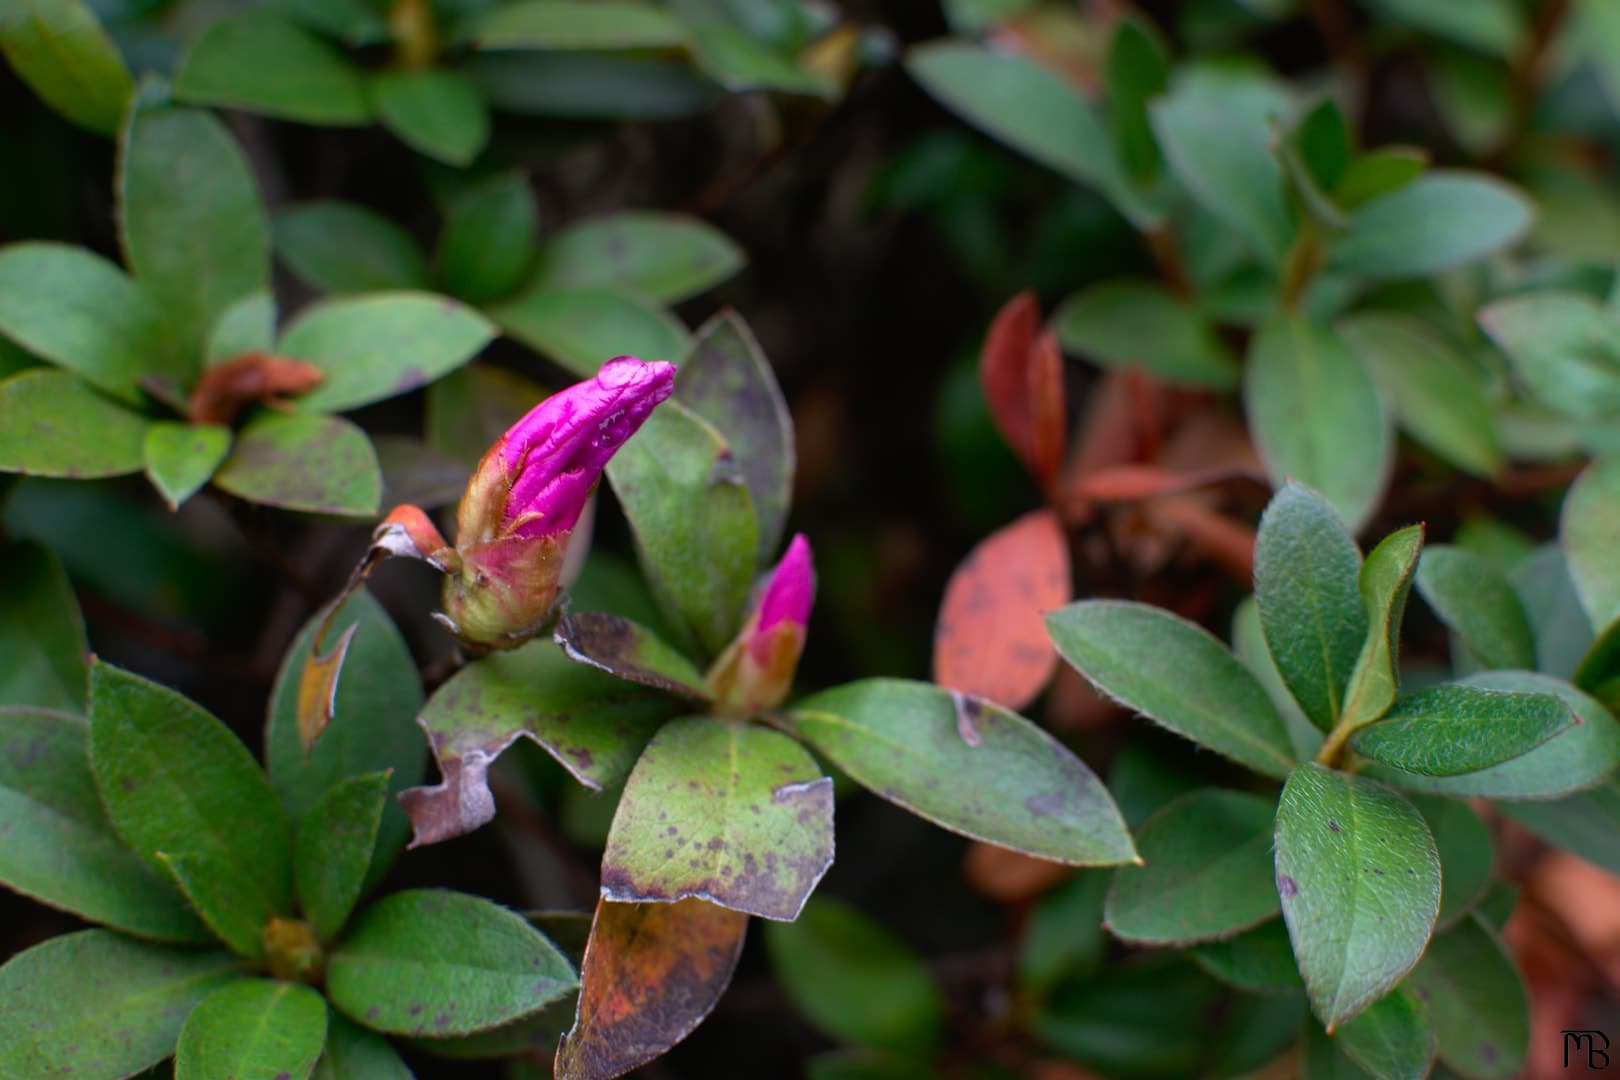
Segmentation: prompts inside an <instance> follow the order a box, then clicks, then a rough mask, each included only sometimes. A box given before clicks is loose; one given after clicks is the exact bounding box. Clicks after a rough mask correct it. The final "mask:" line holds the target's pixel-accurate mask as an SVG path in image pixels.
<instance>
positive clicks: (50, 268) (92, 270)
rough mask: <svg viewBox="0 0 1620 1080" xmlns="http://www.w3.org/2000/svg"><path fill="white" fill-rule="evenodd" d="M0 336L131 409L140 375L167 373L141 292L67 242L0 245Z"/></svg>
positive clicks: (162, 345)
mask: <svg viewBox="0 0 1620 1080" xmlns="http://www.w3.org/2000/svg"><path fill="white" fill-rule="evenodd" d="M0 333H3V334H5V335H6V336H7V337H10V338H12V339H14V340H15V341H16V342H17V343H18V344H20V345H22V346H23V347H25V348H26V349H28V351H29V352H32V353H34V354H35V355H37V356H40V357H43V358H44V359H46V360H49V361H51V362H52V363H54V364H57V365H59V366H61V367H65V368H68V369H70V370H72V371H75V372H77V373H78V374H80V375H82V376H83V377H84V378H85V379H87V380H89V381H90V382H91V383H93V384H95V385H96V386H97V387H99V388H100V389H102V390H105V391H107V393H109V394H114V395H116V396H118V397H120V398H122V399H124V400H125V401H128V402H130V403H132V404H138V403H139V402H140V396H139V394H138V392H137V388H138V386H139V385H140V381H141V377H142V376H143V375H146V374H147V373H148V372H163V371H167V370H169V365H170V360H169V342H168V340H167V339H166V338H165V336H164V328H163V323H162V320H161V317H160V315H159V313H158V311H157V309H156V308H155V307H154V306H153V305H152V302H151V301H150V300H149V299H148V298H147V297H146V295H145V294H144V293H142V292H141V290H140V287H139V286H137V285H136V284H135V282H134V281H133V280H131V279H130V278H129V276H128V275H126V274H125V273H124V272H123V271H122V270H120V269H119V268H118V267H116V266H114V265H113V264H112V263H110V262H108V261H107V260H106V259H103V258H102V257H101V256H99V255H96V254H93V253H92V252H89V251H86V250H84V249H83V248H75V247H68V246H67V245H65V244H49V243H24V244H11V245H9V246H7V247H4V248H0Z"/></svg>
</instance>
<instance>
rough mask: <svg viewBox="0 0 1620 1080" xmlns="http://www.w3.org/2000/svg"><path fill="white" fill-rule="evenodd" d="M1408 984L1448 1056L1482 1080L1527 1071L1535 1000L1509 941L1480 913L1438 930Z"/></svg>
mask: <svg viewBox="0 0 1620 1080" xmlns="http://www.w3.org/2000/svg"><path fill="white" fill-rule="evenodd" d="M1405 985H1406V988H1407V989H1408V990H1410V991H1411V992H1412V993H1414V994H1416V995H1417V996H1418V998H1419V999H1420V1000H1421V1001H1422V1002H1423V1005H1424V1007H1425V1010H1426V1011H1427V1013H1428V1018H1429V1024H1430V1025H1431V1026H1432V1027H1433V1029H1434V1033H1435V1035H1436V1036H1437V1038H1438V1039H1439V1045H1440V1060H1441V1061H1443V1062H1445V1063H1446V1064H1447V1065H1449V1066H1450V1067H1451V1068H1453V1069H1456V1070H1457V1071H1458V1072H1459V1073H1461V1074H1462V1075H1464V1076H1467V1077H1477V1078H1479V1080H1507V1078H1508V1077H1513V1076H1518V1075H1520V1070H1521V1069H1523V1067H1524V1063H1525V1056H1526V1055H1527V1054H1528V1052H1529V1049H1530V998H1529V995H1528V994H1527V993H1526V992H1525V988H1524V983H1523V982H1522V981H1521V980H1520V978H1519V973H1518V972H1517V971H1516V970H1515V969H1514V965H1513V960H1512V959H1511V958H1510V957H1509V956H1508V953H1507V950H1506V949H1504V948H1503V947H1502V942H1501V941H1500V940H1499V939H1498V938H1497V936H1496V934H1495V933H1494V932H1492V931H1491V930H1490V929H1489V928H1488V927H1487V926H1486V925H1485V924H1484V922H1483V921H1481V920H1480V918H1479V917H1478V916H1477V915H1476V916H1470V917H1468V918H1466V919H1464V920H1463V921H1462V922H1460V923H1458V924H1457V925H1456V926H1454V927H1452V928H1451V929H1450V930H1447V931H1445V932H1444V933H1440V934H1436V935H1435V937H1434V940H1433V941H1431V942H1430V943H1429V951H1428V952H1427V953H1425V954H1424V956H1423V960H1422V962H1420V963H1419V964H1418V966H1417V968H1416V969H1415V970H1414V971H1413V972H1412V974H1411V976H1410V977H1408V978H1407V980H1406V984H1405Z"/></svg>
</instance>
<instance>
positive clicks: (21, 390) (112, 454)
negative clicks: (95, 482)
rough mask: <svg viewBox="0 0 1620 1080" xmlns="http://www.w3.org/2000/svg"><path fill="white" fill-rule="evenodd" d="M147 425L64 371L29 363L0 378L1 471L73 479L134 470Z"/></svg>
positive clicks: (142, 446)
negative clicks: (33, 365)
mask: <svg viewBox="0 0 1620 1080" xmlns="http://www.w3.org/2000/svg"><path fill="white" fill-rule="evenodd" d="M146 430H147V423H146V421H145V420H144V419H143V418H141V417H140V416H138V415H136V414H135V413H133V412H130V411H129V410H128V409H126V408H124V407H123V406H122V405H118V404H116V403H114V402H112V401H109V400H107V399H106V398H104V397H102V396H101V395H100V394H98V393H96V392H95V391H94V390H92V389H90V388H89V387H88V386H86V385H85V384H84V383H83V382H81V381H80V380H79V379H77V378H75V377H74V376H72V375H70V374H68V373H67V372H65V371H57V370H54V369H52V368H29V369H28V370H26V371H22V372H18V373H17V374H16V375H13V376H12V377H11V378H9V379H7V380H5V381H4V382H0V471H4V472H20V473H28V474H29V475H31V476H63V477H68V478H70V479H73V480H87V479H90V478H92V477H97V476H119V475H121V474H123V473H131V472H137V471H139V470H140V467H141V461H142V459H143V455H144V445H145V441H146Z"/></svg>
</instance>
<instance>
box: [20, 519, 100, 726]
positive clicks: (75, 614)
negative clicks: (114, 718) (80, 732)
mask: <svg viewBox="0 0 1620 1080" xmlns="http://www.w3.org/2000/svg"><path fill="white" fill-rule="evenodd" d="M0 613H3V614H0V656H4V657H5V658H6V662H5V665H4V666H3V667H0V705H37V706H40V707H42V708H47V709H61V710H63V711H64V712H71V713H82V712H83V711H84V706H85V700H86V698H85V695H86V692H87V690H88V687H89V684H90V667H89V661H88V657H89V655H90V643H89V641H88V640H87V639H86V638H85V634H84V617H83V616H82V615H80V614H79V602H78V600H77V599H76V598H75V597H74V595H73V583H72V582H70V581H69V580H68V576H67V573H66V572H65V571H64V570H63V569H62V563H61V560H59V559H58V558H57V557H56V553H55V552H53V551H51V549H50V548H48V547H46V546H44V545H43V544H35V543H29V542H26V541H18V542H16V543H11V544H7V545H6V546H5V547H4V548H0Z"/></svg>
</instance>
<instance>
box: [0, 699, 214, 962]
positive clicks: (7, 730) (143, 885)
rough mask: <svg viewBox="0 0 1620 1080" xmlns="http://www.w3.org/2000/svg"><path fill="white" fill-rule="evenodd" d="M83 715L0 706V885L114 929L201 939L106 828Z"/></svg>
mask: <svg viewBox="0 0 1620 1080" xmlns="http://www.w3.org/2000/svg"><path fill="white" fill-rule="evenodd" d="M88 744H89V732H88V729H87V727H86V725H85V723H84V721H83V720H81V719H79V718H78V717H74V716H69V715H67V714H65V713H59V712H52V711H50V710H48V709H35V708H26V707H10V708H0V830H3V831H4V833H5V835H6V837H7V841H6V843H5V844H4V845H0V883H4V884H5V885H6V887H7V888H10V889H14V890H16V891H17V892H20V893H22V894H23V895H24V896H28V897H32V898H33V899H35V900H38V901H40V902H41V903H44V904H49V905H50V906H52V907H55V908H60V909H61V910H63V911H70V912H72V913H73V914H75V915H79V916H81V917H83V918H85V919H87V920H89V921H91V922H97V923H102V924H104V925H107V926H110V927H112V928H113V929H115V930H123V931H127V932H128V933H131V934H136V935H139V936H141V937H150V938H155V939H158V940H161V941H176V942H186V943H198V942H205V941H209V940H211V939H210V937H209V935H208V932H207V930H206V929H204V927H203V926H202V924H201V923H199V922H198V921H197V919H196V917H195V916H194V915H192V913H191V911H190V910H189V909H188V908H187V907H186V904H185V901H184V900H183V899H182V898H181V896H180V894H179V893H177V892H176V891H175V890H174V888H173V887H172V886H171V885H169V883H168V882H167V881H164V880H162V879H161V878H159V877H158V876H157V875H156V874H154V873H153V872H152V871H151V870H149V869H147V867H146V866H145V865H144V864H143V863H142V862H141V860H140V859H139V858H137V857H136V856H135V855H134V854H133V853H132V852H131V851H130V850H129V849H128V848H126V847H125V846H124V843H123V841H122V840H121V839H119V837H118V835H117V834H116V833H115V832H114V831H113V827H112V825H111V823H110V822H108V820H107V813H106V811H105V810H103V809H102V805H101V797H100V796H99V795H98V794H96V786H95V780H94V779H93V778H92V777H91V775H90V757H89V750H88Z"/></svg>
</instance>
